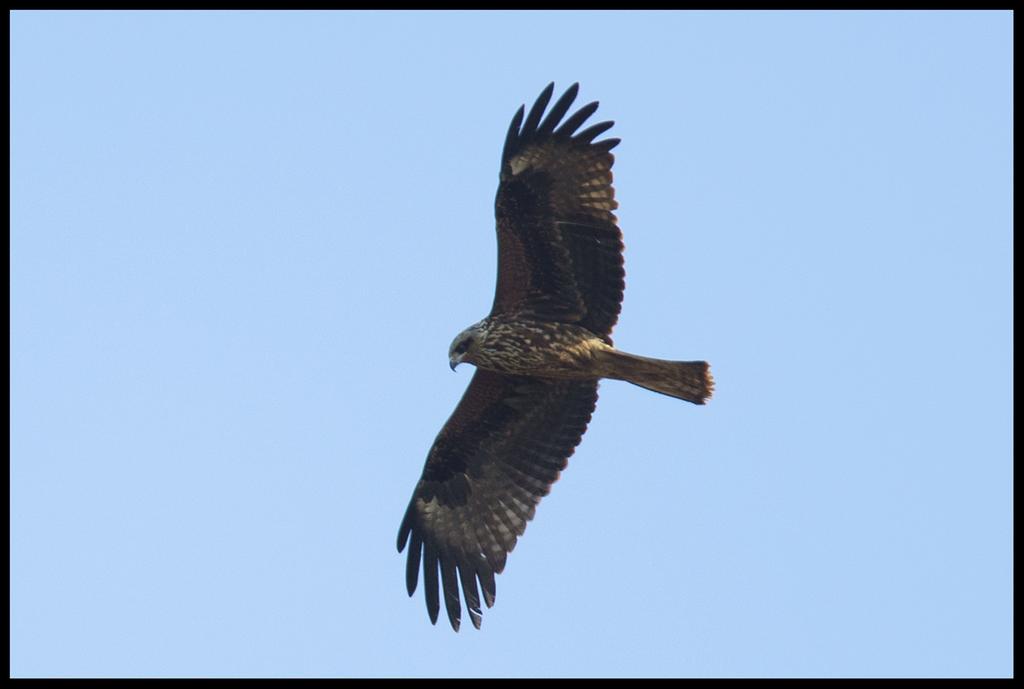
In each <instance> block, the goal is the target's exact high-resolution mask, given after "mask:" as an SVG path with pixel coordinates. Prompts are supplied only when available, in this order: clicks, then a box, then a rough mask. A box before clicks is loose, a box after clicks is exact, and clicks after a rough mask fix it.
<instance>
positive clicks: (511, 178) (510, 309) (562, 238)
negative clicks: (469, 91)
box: [491, 84, 625, 342]
mask: <svg viewBox="0 0 1024 689" xmlns="http://www.w3.org/2000/svg"><path fill="white" fill-rule="evenodd" d="M553 89H554V84H549V85H548V87H547V88H545V89H544V91H543V92H542V93H541V94H540V97H539V98H538V99H537V101H536V102H535V103H534V105H533V106H532V107H531V108H530V111H529V113H528V114H527V115H526V118H525V121H524V119H523V113H524V111H525V109H524V108H520V109H519V111H518V112H516V115H515V117H514V118H513V119H512V123H511V125H510V126H509V130H508V134H507V136H506V137H505V145H504V148H503V150H502V157H501V174H500V181H499V185H498V194H497V198H496V200H495V216H496V220H497V233H498V280H497V287H496V289H495V295H494V306H493V307H492V309H491V314H492V315H493V314H496V313H522V314H524V315H528V316H533V317H536V318H541V319H547V320H555V321H560V322H564V323H575V324H578V325H582V326H583V327H585V328H587V329H588V330H590V331H592V332H594V333H596V334H597V335H600V336H602V337H604V338H605V339H606V340H607V341H608V342H611V339H610V334H611V330H612V327H613V326H614V325H615V322H616V320H618V315H619V311H620V309H621V305H622V292H623V289H624V288H625V280H624V277H625V271H624V269H623V262H622V248H623V247H622V234H621V232H620V231H619V228H618V226H617V225H616V218H615V215H614V214H613V213H612V211H613V210H615V208H617V206H618V204H617V203H616V201H615V190H614V189H613V187H612V172H611V168H612V164H613V163H614V160H615V159H614V157H613V156H612V154H611V153H610V152H609V151H610V150H611V149H612V148H614V147H615V145H616V144H618V143H619V140H618V139H604V140H602V141H597V142H594V139H595V138H597V137H598V136H599V135H600V134H602V133H603V132H605V131H607V130H608V128H610V127H611V126H612V124H613V123H612V122H600V123H598V124H595V125H593V126H591V127H589V128H587V129H585V130H583V131H581V132H578V133H577V130H578V129H579V127H580V126H582V125H583V123H584V122H585V121H586V119H587V118H588V117H590V115H592V114H593V113H594V111H596V110H597V105H598V104H597V103H596V102H594V103H589V104H588V105H585V106H583V107H582V108H581V109H580V110H578V111H577V112H576V113H575V114H573V115H570V116H569V118H568V119H566V120H565V121H564V122H562V123H561V126H559V122H561V120H562V118H563V117H564V116H565V115H566V113H568V111H569V108H570V106H571V105H572V103H573V101H574V100H575V98H576V94H577V92H578V90H579V85H578V84H573V85H572V86H571V87H569V89H568V90H567V91H566V92H565V94H563V95H562V96H561V98H559V99H558V101H557V102H556V103H555V104H554V106H552V108H551V110H550V111H548V114H547V116H546V117H544V118H543V120H542V119H541V118H542V116H543V114H544V109H545V108H546V107H547V104H548V102H549V101H550V100H551V95H552V92H553Z"/></svg>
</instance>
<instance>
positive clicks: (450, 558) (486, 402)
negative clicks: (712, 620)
mask: <svg viewBox="0 0 1024 689" xmlns="http://www.w3.org/2000/svg"><path fill="white" fill-rule="evenodd" d="M553 88H554V85H553V84H550V85H548V87H547V88H546V89H545V90H544V91H543V92H542V93H541V95H540V97H539V98H538V99H537V102H536V103H535V104H534V105H533V107H532V108H531V109H530V111H529V113H525V108H520V109H519V111H518V112H517V113H516V115H515V117H514V118H513V120H512V123H511V125H510V127H509V130H508V134H507V136H506V138H505V146H504V149H503V151H502V158H501V173H500V176H499V185H498V193H497V198H496V199H495V216H496V220H497V235H498V278H497V286H496V289H495V296H494V304H493V306H492V308H491V313H490V315H488V316H487V317H486V318H484V319H483V320H482V321H480V322H478V323H476V324H474V325H472V326H470V327H469V328H467V329H466V330H464V331H463V332H462V333H460V334H459V335H458V336H457V337H456V338H455V340H454V341H453V342H452V345H451V348H450V350H449V364H450V365H451V367H452V368H453V369H454V368H455V367H456V366H457V365H458V364H460V363H463V362H465V363H472V364H474V365H475V366H476V367H477V371H476V373H475V374H474V376H473V380H472V381H471V382H470V384H469V387H468V388H467V389H466V392H465V394H464V395H463V397H462V400H461V401H460V402H459V404H458V406H457V407H456V409H455V411H454V412H453V413H452V416H451V417H450V418H449V419H448V422H447V423H446V424H445V425H444V427H443V428H442V429H441V432H440V433H439V434H438V436H437V439H436V440H435V441H434V445H433V447H431V449H430V452H429V454H428V456H427V461H426V465H425V467H424V469H423V475H422V477H421V478H420V481H419V483H418V484H417V486H416V490H415V492H414V493H413V497H412V500H411V501H410V503H409V508H408V509H407V510H406V513H405V518H404V519H403V520H402V525H401V527H400V528H399V534H398V549H399V551H401V550H402V549H403V548H404V547H405V546H406V545H407V544H408V546H409V556H408V561H407V566H406V585H407V589H408V591H409V595H412V594H413V593H414V591H415V590H416V585H417V579H418V576H419V570H420V567H421V565H422V568H423V583H424V588H425V594H426V603H427V611H428V613H429V615H430V620H431V622H436V621H437V615H438V611H439V608H440V599H439V595H438V589H439V586H440V589H441V590H442V591H443V593H444V604H445V608H446V610H447V612H448V619H449V621H450V622H451V625H452V627H453V628H454V629H455V630H458V628H459V623H460V619H461V609H462V608H461V604H460V598H459V589H460V585H461V590H462V598H463V599H464V601H465V603H466V607H467V608H468V609H469V614H470V618H471V620H472V622H473V624H474V626H476V627H479V626H480V621H481V608H480V600H481V599H480V592H481V591H482V592H483V602H484V603H485V604H486V605H487V606H488V607H490V606H491V605H492V604H493V603H494V596H495V586H494V575H495V574H497V573H500V572H501V571H502V570H503V569H504V567H505V561H506V557H507V555H508V553H509V552H511V551H512V549H513V548H514V547H515V545H516V542H517V539H518V537H519V536H521V535H522V534H523V531H524V530H525V528H526V523H527V522H529V521H530V519H532V518H533V516H534V513H535V510H536V507H537V504H538V502H539V501H540V499H541V498H542V497H543V496H544V495H546V494H547V493H548V491H549V490H550V489H551V485H552V484H553V483H554V482H555V481H556V480H557V479H558V476H559V474H560V472H561V471H562V470H563V469H564V468H565V467H566V464H567V462H568V458H569V456H570V455H572V453H573V451H574V449H575V447H576V446H577V445H578V444H579V442H580V439H581V438H582V437H583V433H584V431H585V430H586V428H587V424H588V423H589V422H590V417H591V414H592V413H593V410H594V406H595V404H596V402H597V385H598V381H599V380H600V379H601V378H615V379H619V380H625V381H629V382H631V383H634V384H636V385H640V386H642V387H645V388H648V389H651V390H654V391H656V392H660V393H663V394H666V395H671V396H673V397H678V398H679V399H683V400H687V401H689V402H693V403H695V404H703V403H704V402H705V400H706V399H707V398H708V397H710V396H711V392H712V389H713V381H712V379H711V375H710V372H709V369H708V365H707V363H706V362H703V361H665V360H661V359H652V358H648V357H642V356H637V355H634V354H629V353H626V352H622V351H620V350H617V349H615V347H614V346H613V344H612V339H611V331H612V328H613V327H614V325H615V322H616V321H617V319H618V315H619V311H620V309H621V306H622V293H623V289H624V288H625V280H624V276H625V271H624V269H623V260H622V249H623V245H622V233H621V232H620V231H619V228H618V225H617V220H616V218H615V215H614V214H613V213H612V211H614V210H615V208H616V207H617V205H618V204H617V203H616V201H615V192H614V189H613V187H612V173H611V168H612V164H613V162H614V158H613V156H612V154H611V153H610V151H611V149H612V148H613V147H614V146H615V145H616V144H618V143H619V140H618V139H604V140H601V141H594V140H595V139H596V138H597V137H598V136H599V135H600V134H601V133H603V132H605V131H606V130H608V129H609V128H610V127H611V126H612V122H601V123H599V124H596V125H593V126H591V127H589V128H587V129H585V130H583V131H577V130H579V128H580V127H581V126H582V124H583V123H584V122H585V121H586V120H587V118H589V117H590V115H592V114H593V113H594V111H595V110H597V103H596V102H595V103H589V104H588V105H585V106H583V107H582V108H580V109H579V110H578V111H576V112H575V113H574V114H572V115H570V116H569V117H568V118H566V119H565V120H564V121H563V119H562V118H563V117H565V116H566V114H567V113H568V111H569V108H570V106H571V105H572V102H573V100H575V97H576V93H577V90H578V85H577V84H573V85H572V86H571V87H570V88H569V89H568V90H567V91H566V92H565V94H564V95H563V96H562V97H561V98H559V100H558V101H557V102H556V103H555V104H554V105H553V106H552V107H551V109H550V110H549V111H548V112H547V115H546V116H545V112H544V111H545V109H546V108H547V105H548V103H549V101H550V99H551V95H552V92H553ZM524 116H525V120H524ZM478 585H479V588H478Z"/></svg>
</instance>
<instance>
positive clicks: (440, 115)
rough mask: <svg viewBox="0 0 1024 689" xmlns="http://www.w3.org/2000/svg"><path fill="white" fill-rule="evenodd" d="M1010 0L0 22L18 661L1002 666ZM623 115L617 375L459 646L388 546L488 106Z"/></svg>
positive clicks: (1008, 467)
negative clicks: (7, 63)
mask: <svg viewBox="0 0 1024 689" xmlns="http://www.w3.org/2000/svg"><path fill="white" fill-rule="evenodd" d="M1011 56H1012V16H1011V15H1010V14H1009V13H1007V12H987V13H986V12H978V13H971V12H959V13H909V12H891V13H855V14H850V13H839V12H830V13H802V12H801V13H746V12H736V13H647V12H642V13H597V12H594V13H582V14H580V13H567V12H558V13H535V12H523V13H510V12H496V13H483V12H474V13H468V12H446V13H411V12H391V13H376V12H353V13H323V14H322V13H312V12H303V13H294V14H292V13H272V14H264V13H247V14H233V13H170V14H168V13H138V12H136V13H117V12H113V13H111V12H104V13H75V12H45V13H32V12H15V13H14V14H12V16H11V63H12V64H11V242H10V247H11V261H10V265H11V471H10V475H11V548H10V554H11V622H10V628H11V648H10V650H11V673H12V674H13V675H16V676H40V675H46V676H51V675H56V676H65V675H92V676H95V675H103V676H109V675H117V676H122V675H130V676H154V675H176V676H181V675H185V676H197V675H215V676H239V675H241V676H252V675H273V676H333V675H340V676H352V675H357V676H604V675H612V676H760V675H769V676H849V675H853V676H878V675H896V676H937V675H955V676H976V675H980V676H1006V675H1009V674H1011V673H1012V670H1013V666H1012V661H1011V648H1012V641H1013V638H1012V626H1011V623H1012V615H1011V603H1012V594H1013V589H1012V584H1011V576H1012V535H1013V532H1012V526H1011V514H1012V507H1013V493H1012V487H1011V478H1012V463H1011V445H1012V438H1013V436H1012V431H1011V417H1012V411H1013V404H1012V384H1011V376H1012V358H1011V345H1012V316H1011V307H1012V296H1011V287H1012V268H1013V263H1012V258H1011V248H1012V243H1013V240H1012V207H1011V190H1012V182H1011V170H1012V161H1011V143H1012V128H1011V103H1012V68H1011ZM552 80H553V81H555V82H556V88H557V89H558V90H559V91H561V90H562V89H564V88H565V87H567V86H568V85H569V84H570V83H572V82H573V81H579V82H580V83H581V93H580V99H579V103H581V104H582V103H585V102H588V101H590V100H595V99H596V100H600V101H601V109H600V110H599V111H598V117H597V118H595V120H597V119H599V118H606V119H607V118H610V119H614V120H615V121H616V125H615V128H614V129H613V130H612V131H611V132H610V135H612V136H618V137H621V138H622V143H621V144H620V145H619V147H618V148H617V149H616V150H615V153H616V163H615V187H616V192H617V198H618V200H619V202H620V204H621V207H620V210H619V213H618V215H619V219H620V225H621V227H622V229H623V233H624V236H625V242H626V282H627V288H626V298H625V304H624V308H623V313H622V318H621V319H620V321H619V325H618V327H617V328H616V331H615V339H616V343H617V344H618V345H619V346H621V347H623V348H624V349H627V350H630V351H635V352H639V353H644V354H648V355H651V356H661V357H665V358H678V359H707V360H708V361H710V362H711V364H712V366H713V371H714V374H715V378H716V380H717V393H716V396H715V398H714V399H713V400H712V402H711V403H710V404H709V405H708V406H706V407H696V406H692V405H688V404H686V403H683V402H678V401H675V400H672V399H669V398H667V397H663V396H660V395H655V394H652V393H650V392H647V391H645V390H642V389H640V388H636V387H633V386H630V385H627V384H625V383H617V382H606V383H604V384H603V385H602V387H601V399H600V402H599V403H598V407H597V411H596V413H595V415H594V418H593V421H592V422H591V426H590V429H589V431H588V432H587V434H586V436H585V437H584V439H583V443H582V445H581V446H580V447H579V449H578V451H577V452H576V454H575V455H574V456H573V458H572V459H571V462H570V465H569V468H568V470H567V471H566V472H565V473H564V474H563V475H562V478H561V480H560V481H559V482H558V483H557V484H556V485H555V486H554V490H553V491H552V493H551V495H550V496H548V497H547V498H546V499H545V500H544V501H543V502H542V503H541V505H540V507H539V509H538V511H537V517H536V519H535V520H534V521H533V522H532V523H531V525H530V527H529V528H528V529H527V532H526V535H525V536H524V538H523V539H522V540H521V541H520V543H519V546H518V547H517V548H516V551H515V552H514V553H513V554H512V555H511V557H510V558H509V563H508V567H507V569H506V570H505V573H504V574H502V575H501V576H500V577H499V578H498V581H497V589H498V597H497V603H496V605H495V607H494V608H492V609H490V610H487V611H485V614H484V623H483V629H482V630H481V631H479V632H478V631H476V630H474V629H472V628H471V627H470V626H469V625H466V624H464V625H463V630H462V631H461V632H460V633H459V634H454V633H453V632H452V631H451V629H450V628H448V627H447V625H446V624H444V623H443V621H442V623H440V624H438V626H437V627H432V626H431V625H430V623H429V621H428V619H427V615H426V611H425V607H424V603H423V599H422V596H421V594H420V592H417V595H416V597H415V598H413V599H409V598H408V597H407V596H406V593H405V586H404V556H400V555H399V554H398V553H397V552H396V550H395V536H396V533H397V529H398V525H399V521H400V519H401V517H402V513H403V511H404V509H405V507H406V505H407V502H408V500H409V496H410V494H411V492H412V490H413V487H414V485H415V482H416V480H417V478H418V477H419V474H420V471H421V469H422V466H423V461H424V459H425V457H426V453H427V450H428V448H429V447H430V444H431V442H432V441H433V439H434V436H435V435H436V433H437V431H438V430H439V429H440V427H441V425H442V424H443V422H444V421H445V419H446V418H447V417H448V415H449V413H450V412H451V410H452V408H453V407H454V405H455V403H456V401H457V400H458V398H459V397H460V396H461V395H462V392H463V390H464V388H465V386H466V384H467V382H468V380H469V378H470V376H471V369H470V368H460V369H459V370H458V372H457V373H452V372H451V371H449V369H448V361H447V348H448V345H449V342H450V341H451V338H452V337H453V336H454V335H455V334H456V333H458V332H459V331H460V330H461V329H462V328H463V327H465V326H466V325H468V324H470V323H472V322H474V321H476V320H477V319H479V318H481V317H482V316H483V315H485V314H486V312H487V310H488V309H489V307H490V304H491V299H492V295H493V285H494V269H495V239H494V229H493V228H494V226H493V201H494V192H495V188H496V183H497V173H498V157H499V154H500V151H501V144H502V140H503V136H504V134H505V131H506V128H507V126H508V123H509V120H510V119H511V117H512V115H513V114H514V112H515V110H516V108H517V107H519V105H520V104H522V103H524V102H532V101H533V99H534V98H536V96H537V94H538V93H539V92H540V90H541V89H542V88H543V87H544V86H545V85H546V84H547V83H548V82H549V81H552Z"/></svg>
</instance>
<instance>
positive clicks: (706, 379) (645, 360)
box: [598, 349, 715, 404]
mask: <svg viewBox="0 0 1024 689" xmlns="http://www.w3.org/2000/svg"><path fill="white" fill-rule="evenodd" d="M598 361H599V366H600V369H601V375H602V377H604V378H615V379H616V380H624V381H626V382H628V383H633V385H639V386H640V387H642V388H647V389H648V390H653V391H654V392H660V393H661V394H663V395H668V396H670V397H676V398H678V399H681V400H686V401H687V402H693V403H694V404H704V403H705V402H706V401H707V400H708V399H710V398H711V395H712V393H713V392H714V390H715V379H714V378H712V377H711V367H710V366H709V365H708V362H706V361H666V360H664V359H652V358H650V357H645V356H639V355H637V354H629V353H628V352H622V351H619V350H617V349H612V350H607V351H604V352H601V354H600V355H599V358H598Z"/></svg>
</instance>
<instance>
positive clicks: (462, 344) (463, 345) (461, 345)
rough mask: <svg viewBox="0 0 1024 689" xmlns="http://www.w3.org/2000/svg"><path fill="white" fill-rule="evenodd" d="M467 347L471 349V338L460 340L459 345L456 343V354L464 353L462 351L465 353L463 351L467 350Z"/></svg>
mask: <svg viewBox="0 0 1024 689" xmlns="http://www.w3.org/2000/svg"><path fill="white" fill-rule="evenodd" d="M467 349H469V340H463V341H462V342H460V343H459V344H458V345H456V347H455V353H456V354H462V353H463V352H465V351H466V350H467Z"/></svg>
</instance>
